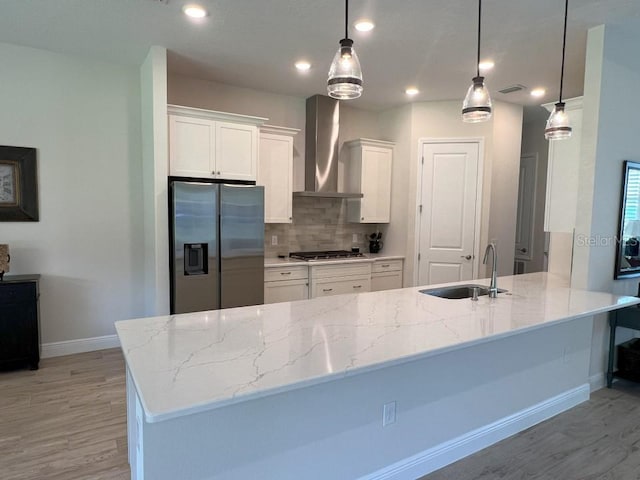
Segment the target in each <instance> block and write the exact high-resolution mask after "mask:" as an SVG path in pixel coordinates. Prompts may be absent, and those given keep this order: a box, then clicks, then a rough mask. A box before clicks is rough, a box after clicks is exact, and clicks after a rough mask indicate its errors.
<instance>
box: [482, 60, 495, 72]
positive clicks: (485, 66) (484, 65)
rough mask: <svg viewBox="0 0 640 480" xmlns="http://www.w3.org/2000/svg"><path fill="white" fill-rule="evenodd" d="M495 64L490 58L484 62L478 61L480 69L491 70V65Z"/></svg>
mask: <svg viewBox="0 0 640 480" xmlns="http://www.w3.org/2000/svg"><path fill="white" fill-rule="evenodd" d="M494 66H495V63H493V62H492V61H491V60H485V61H484V62H480V63H479V64H478V67H480V70H485V71H486V70H491V69H492V68H493V67H494Z"/></svg>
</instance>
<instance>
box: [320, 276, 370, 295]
mask: <svg viewBox="0 0 640 480" xmlns="http://www.w3.org/2000/svg"><path fill="white" fill-rule="evenodd" d="M370 291H371V277H369V276H367V277H346V278H331V279H324V280H320V281H317V282H315V283H314V285H313V293H312V296H313V297H314V298H315V297H330V296H332V295H341V294H344V293H362V292H370Z"/></svg>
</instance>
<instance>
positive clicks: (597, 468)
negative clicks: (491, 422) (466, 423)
mask: <svg viewBox="0 0 640 480" xmlns="http://www.w3.org/2000/svg"><path fill="white" fill-rule="evenodd" d="M444 479H447V480H449V479H456V480H496V479H504V480H523V479H527V480H591V479H593V480H596V479H598V480H640V385H638V384H634V383H630V382H624V381H619V382H616V383H615V384H614V388H613V389H611V390H609V389H606V388H604V389H602V390H598V391H597V392H594V393H593V394H592V395H591V399H590V400H589V401H588V402H585V403H583V404H581V405H578V406H577V407H575V408H572V409H571V410H569V411H567V412H564V413H562V414H560V415H558V416H556V417H554V418H552V419H550V420H547V421H545V422H542V423H540V424H538V425H536V426H534V427H532V428H530V429H528V430H525V431H523V432H520V433H519V434H517V435H514V436H513V437H510V438H508V439H506V440H503V441H502V442H499V443H496V444H495V445H492V446H491V447H489V448H486V449H484V450H482V451H480V452H478V453H476V454H475V455H471V456H469V457H466V458H464V459H462V460H460V461H459V462H456V463H454V464H452V465H449V466H448V467H445V468H443V469H441V470H438V471H437V472H434V473H432V474H431V475H427V476H425V477H422V478H421V479H420V480H444Z"/></svg>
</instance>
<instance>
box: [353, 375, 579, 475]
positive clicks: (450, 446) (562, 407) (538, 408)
mask: <svg viewBox="0 0 640 480" xmlns="http://www.w3.org/2000/svg"><path fill="white" fill-rule="evenodd" d="M589 392H590V385H589V384H587V383H585V384H584V385H581V386H579V387H577V388H574V389H572V390H568V391H567V392H565V393H562V394H560V395H558V396H556V397H553V398H550V399H549V400H545V401H544V402H541V403H538V404H537V405H534V406H532V407H529V408H526V409H524V410H521V411H520V412H517V413H515V414H513V415H510V416H508V417H505V418H502V419H500V420H498V421H496V422H493V423H491V424H489V425H485V426H484V427H481V428H478V429H476V430H472V431H471V432H469V433H466V434H464V435H461V436H459V437H457V438H454V439H453V440H450V441H448V442H444V443H441V444H440V445H437V446H435V447H432V448H429V449H427V450H425V451H424V452H421V453H418V454H417V455H413V456H412V457H409V458H406V459H404V460H401V461H400V462H397V463H395V464H393V465H390V466H389V467H385V468H383V469H382V470H378V471H377V472H374V473H371V474H369V475H366V476H364V477H361V478H360V480H415V479H416V478H419V477H421V476H423V475H427V474H428V473H431V472H434V471H435V470H438V469H440V468H442V467H444V466H446V465H449V464H451V463H453V462H456V461H458V460H460V459H461V458H464V457H466V456H468V455H471V454H473V453H475V452H477V451H479V450H482V449H483V448H486V447H488V446H490V445H493V444H494V443H497V442H499V441H500V440H504V439H505V438H507V437H510V436H511V435H514V434H516V433H518V432H521V431H523V430H525V429H527V428H529V427H532V426H533V425H536V424H537V423H540V422H542V421H544V420H547V419H548V418H551V417H553V416H555V415H558V414H559V413H562V412H564V411H566V410H569V409H570V408H573V407H575V406H576V405H579V404H580V403H582V402H585V401H587V400H589Z"/></svg>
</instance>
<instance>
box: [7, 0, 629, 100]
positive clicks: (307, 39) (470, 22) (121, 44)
mask: <svg viewBox="0 0 640 480" xmlns="http://www.w3.org/2000/svg"><path fill="white" fill-rule="evenodd" d="M194 1H196V0H194ZM185 3H188V0H2V15H0V41H2V42H7V43H14V44H18V45H26V46H31V47H36V48H44V49H48V50H52V51H56V52H62V53H67V54H72V55H81V56H87V57H92V58H94V59H98V60H104V61H108V62H114V63H122V64H129V65H139V64H140V63H141V62H142V60H143V59H144V57H145V55H146V53H147V51H148V49H149V47H150V46H151V45H162V46H165V47H166V48H167V49H168V50H169V70H170V71H171V72H173V73H179V74H184V75H189V76H194V77H199V78H206V79H211V80H215V81H218V82H222V83H229V84H233V85H238V86H243V87H249V88H254V89H258V90H264V91H269V92H276V93H283V94H289V95H294V96H300V97H307V96H310V95H313V94H315V93H325V92H326V87H325V82H326V77H327V71H328V68H329V64H330V62H331V59H332V58H333V55H334V54H335V51H336V49H337V47H338V40H339V39H340V38H342V36H343V33H344V31H343V28H344V17H343V16H344V1H343V0H197V3H199V4H201V5H203V6H205V7H206V8H207V9H208V11H209V16H208V17H206V18H205V19H202V20H200V21H193V20H191V19H189V18H187V17H185V16H184V15H183V14H182V12H181V8H182V6H183V5H184V4H185ZM350 4H351V5H350V8H351V13H350V18H351V19H352V20H354V21H355V20H356V19H359V18H364V17H366V18H368V19H371V20H373V21H374V22H375V24H376V28H375V29H374V30H373V31H372V32H369V33H360V32H357V31H355V29H353V28H352V29H351V37H352V38H353V39H354V41H355V48H356V50H357V52H358V55H359V57H360V62H361V64H362V69H363V74H364V81H365V92H364V94H363V96H362V97H361V98H360V99H358V100H354V101H352V102H353V103H352V105H354V106H357V107H360V108H365V109H371V110H381V109H385V108H389V107H392V106H396V105H399V104H402V103H406V102H408V101H432V100H451V99H460V100H462V98H463V97H464V94H465V93H466V89H467V88H468V86H469V84H470V83H471V77H473V76H474V75H475V55H476V50H475V49H476V22H477V3H476V2H474V1H471V0H429V1H427V0H393V1H392V0H352V1H351V2H350ZM563 8H564V2H563V1H562V0H485V1H484V3H483V15H484V18H483V45H482V58H483V59H489V58H490V59H492V60H493V61H494V62H495V64H496V66H495V68H494V69H493V70H492V71H491V72H488V73H487V74H486V77H487V80H486V83H487V85H488V87H489V89H490V90H491V93H492V95H493V97H494V98H495V99H497V100H505V101H509V102H514V103H520V104H525V105H527V104H528V105H531V104H537V103H543V102H549V101H554V100H555V99H556V97H557V94H558V84H559V75H560V60H561V46H562V23H563ZM630 17H635V18H640V2H638V0H606V1H603V0H600V1H598V0H574V1H572V2H570V6H569V26H568V38H567V69H566V74H565V85H566V86H565V97H567V98H569V97H572V96H577V95H580V94H581V93H582V79H583V75H584V53H585V44H586V36H587V29H588V28H590V27H592V26H595V25H599V24H602V23H610V22H619V21H622V20H624V19H628V18H630ZM302 58H304V59H306V60H308V61H310V62H311V64H312V68H311V70H310V71H309V72H308V73H307V74H299V73H298V72H297V71H296V70H295V68H294V67H293V63H294V62H295V61H296V60H299V59H302ZM513 84H522V85H525V86H526V87H529V88H534V87H545V88H546V89H547V95H546V96H545V97H543V98H542V99H539V100H536V99H532V98H531V97H530V95H529V94H528V92H527V91H525V92H518V93H513V94H508V95H504V94H501V93H498V90H501V89H503V88H504V87H507V86H510V85H513ZM409 85H412V86H417V87H418V88H419V89H420V91H421V93H420V94H419V95H418V96H417V97H414V98H413V99H408V98H407V96H406V95H405V94H404V89H405V88H406V87H407V86H409Z"/></svg>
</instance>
